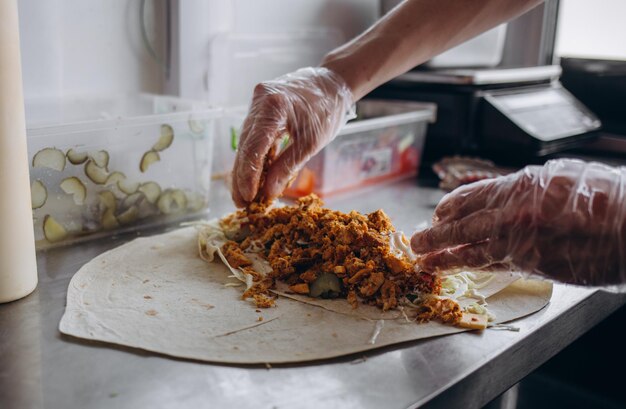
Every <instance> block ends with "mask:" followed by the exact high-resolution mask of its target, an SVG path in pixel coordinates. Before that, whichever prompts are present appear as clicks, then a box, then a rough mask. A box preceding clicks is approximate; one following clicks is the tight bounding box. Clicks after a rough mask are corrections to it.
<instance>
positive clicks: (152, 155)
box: [139, 151, 161, 173]
mask: <svg viewBox="0 0 626 409" xmlns="http://www.w3.org/2000/svg"><path fill="white" fill-rule="evenodd" d="M160 160H161V157H160V156H159V153H158V152H156V151H148V152H146V153H144V154H143V156H142V157H141V162H139V170H140V171H141V173H144V172H146V171H147V170H148V168H149V167H150V165H152V164H153V163H154V162H158V161H160Z"/></svg>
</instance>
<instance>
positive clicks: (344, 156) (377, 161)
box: [285, 100, 436, 197]
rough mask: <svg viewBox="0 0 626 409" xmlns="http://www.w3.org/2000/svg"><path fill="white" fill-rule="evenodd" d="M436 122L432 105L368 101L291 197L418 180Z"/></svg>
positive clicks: (359, 105) (295, 185)
mask: <svg viewBox="0 0 626 409" xmlns="http://www.w3.org/2000/svg"><path fill="white" fill-rule="evenodd" d="M435 119H436V106H435V105H434V104H428V103H417V102H406V101H390V100H364V101H361V102H359V103H357V117H356V118H355V119H354V120H352V121H350V122H348V123H347V124H346V125H345V126H344V127H343V128H342V130H341V132H340V133H339V135H338V136H337V137H336V138H335V139H334V140H333V141H332V142H331V143H330V144H329V145H327V146H326V147H325V148H324V149H322V151H320V152H319V153H318V154H317V155H315V156H314V157H313V158H311V160H309V162H308V163H307V164H306V165H305V166H304V168H302V170H301V171H300V173H299V174H298V176H297V177H296V179H295V181H294V182H293V183H292V184H291V186H290V187H289V188H288V189H287V190H286V191H285V195H286V196H291V197H299V196H303V195H307V194H309V193H316V194H317V195H319V196H328V195H330V194H334V193H338V192H343V191H347V190H350V189H355V188H358V187H362V186H370V185H375V184H380V183H384V182H391V181H395V180H399V179H402V178H406V177H410V176H415V175H416V174H417V171H418V168H419V165H420V161H421V157H422V148H423V146H424V139H425V137H426V129H427V126H428V123H429V122H431V123H432V122H434V121H435Z"/></svg>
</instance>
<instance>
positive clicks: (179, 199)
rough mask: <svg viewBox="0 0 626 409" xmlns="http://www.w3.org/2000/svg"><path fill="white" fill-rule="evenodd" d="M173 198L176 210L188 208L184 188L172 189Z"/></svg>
mask: <svg viewBox="0 0 626 409" xmlns="http://www.w3.org/2000/svg"><path fill="white" fill-rule="evenodd" d="M171 194H172V199H173V200H174V211H176V212H179V211H183V210H185V209H186V208H187V195H186V194H185V192H183V191H182V190H179V189H176V190H172V193H171Z"/></svg>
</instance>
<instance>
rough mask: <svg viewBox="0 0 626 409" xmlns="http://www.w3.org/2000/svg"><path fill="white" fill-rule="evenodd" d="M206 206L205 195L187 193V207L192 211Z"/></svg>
mask: <svg viewBox="0 0 626 409" xmlns="http://www.w3.org/2000/svg"><path fill="white" fill-rule="evenodd" d="M205 206H206V200H205V198H204V196H202V195H201V194H199V193H191V194H187V208H188V209H189V210H191V211H194V212H197V211H198V210H202V209H204V208H205Z"/></svg>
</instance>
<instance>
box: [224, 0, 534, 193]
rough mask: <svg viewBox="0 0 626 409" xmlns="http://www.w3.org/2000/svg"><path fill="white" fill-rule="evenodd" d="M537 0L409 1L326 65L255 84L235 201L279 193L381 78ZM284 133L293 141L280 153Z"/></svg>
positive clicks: (235, 177) (238, 159) (237, 165)
mask: <svg viewBox="0 0 626 409" xmlns="http://www.w3.org/2000/svg"><path fill="white" fill-rule="evenodd" d="M539 3H541V0H407V1H405V2H404V3H402V4H401V5H399V6H398V7H396V8H395V9H394V10H393V11H392V12H390V13H389V14H388V15H386V16H385V17H383V18H382V19H381V20H379V21H378V22H377V23H376V24H375V25H374V26H372V27H371V28H370V29H369V30H368V31H366V32H365V33H363V34H361V35H360V36H358V37H357V38H355V39H354V40H352V41H351V42H349V43H348V44H346V45H344V46H343V47H340V48H338V49H337V50H334V51H332V52H331V53H329V54H328V55H327V56H326V57H325V58H324V61H323V63H322V66H321V67H316V68H311V67H309V68H305V69H301V70H298V71H296V72H294V73H291V74H287V75H285V76H282V77H280V78H277V79H275V80H272V81H265V82H263V83H261V84H259V85H257V87H256V88H255V90H254V95H253V97H252V103H251V105H250V111H249V113H248V116H247V117H246V119H245V121H244V124H243V128H242V131H241V140H240V142H239V149H238V151H237V156H236V159H235V165H234V167H233V179H232V196H233V200H234V202H235V204H236V205H237V206H245V205H247V204H248V203H250V202H252V201H254V200H263V199H272V198H274V197H276V196H278V195H280V194H281V193H282V192H283V190H284V189H285V187H286V185H287V183H288V182H289V181H290V180H291V179H292V178H293V177H294V176H295V175H296V173H297V172H298V170H299V169H300V168H301V167H302V166H303V165H304V163H306V161H307V160H308V159H309V158H310V157H311V156H312V155H314V154H315V153H317V152H318V151H319V150H320V149H322V148H323V147H324V146H325V145H326V144H328V143H329V142H330V141H331V140H332V139H333V138H334V137H335V136H336V135H337V133H338V132H339V130H340V128H341V126H342V125H344V124H345V122H346V120H347V118H348V111H349V109H350V107H351V106H352V105H353V104H354V103H355V102H356V101H358V100H359V99H361V98H362V97H363V96H364V95H365V94H367V93H368V92H369V91H371V90H372V89H374V88H375V87H377V86H378V85H381V84H382V83H384V82H386V81H388V80H389V79H391V78H393V77H395V76H397V75H399V74H402V73H403V72H405V71H407V70H409V69H410V68H412V67H414V66H416V65H418V64H420V63H422V62H424V61H426V60H428V59H430V58H431V57H433V56H435V55H437V54H439V53H441V52H443V51H445V50H447V49H448V48H450V47H453V46H455V45H457V44H459V43H461V42H463V41H465V40H468V39H470V38H471V37H473V36H475V35H478V34H480V33H481V32H483V31H486V30H488V29H490V28H492V27H495V26H497V25H498V24H500V23H503V22H506V21H508V20H510V19H512V18H514V17H516V16H518V15H520V14H522V13H524V12H525V11H527V10H529V9H531V8H532V7H534V6H536V5H537V4H539ZM286 134H289V140H290V145H289V146H288V147H287V148H286V149H285V150H284V151H282V152H280V154H278V155H277V154H276V152H278V151H279V149H278V147H279V146H280V141H281V140H282V139H283V136H285V135H286ZM263 176H264V180H263Z"/></svg>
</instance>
